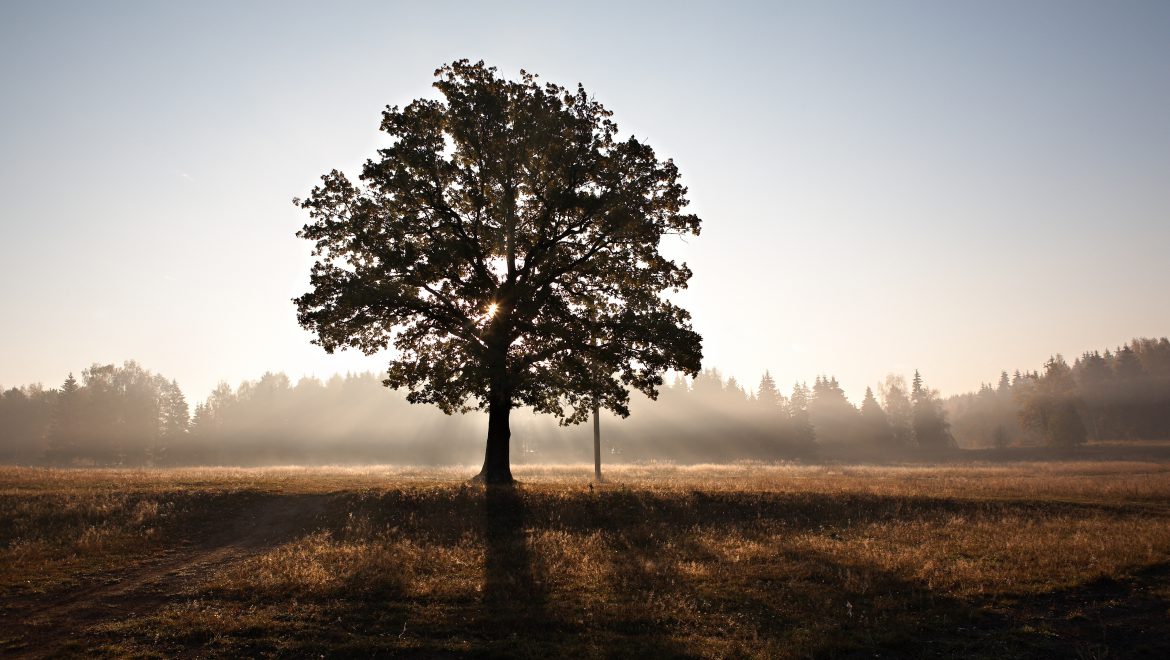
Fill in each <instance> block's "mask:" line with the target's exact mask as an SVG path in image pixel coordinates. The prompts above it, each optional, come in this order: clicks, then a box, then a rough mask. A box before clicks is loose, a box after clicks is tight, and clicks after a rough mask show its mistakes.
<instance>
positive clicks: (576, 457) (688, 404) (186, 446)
mask: <svg viewBox="0 0 1170 660" xmlns="http://www.w3.org/2000/svg"><path fill="white" fill-rule="evenodd" d="M80 376H81V377H80V379H78V378H75V377H74V375H73V374H70V375H69V376H68V377H67V378H66V379H65V380H64V382H63V383H62V384H61V385H60V386H59V387H56V388H53V389H45V388H43V387H41V386H39V385H29V386H24V387H15V388H11V389H8V390H4V391H3V392H2V394H0V462H5V463H19V464H44V465H124V466H167V465H175V466H178V465H273V464H322V463H397V464H420V465H437V464H472V463H475V462H477V461H478V460H479V459H480V458H481V457H482V451H483V438H484V434H485V429H486V419H485V417H484V416H483V415H462V416H460V415H455V416H447V415H444V414H443V413H442V412H440V411H438V410H437V409H435V408H433V407H430V406H414V405H411V404H409V403H407V402H406V400H405V397H404V395H403V394H402V393H400V392H395V391H392V390H387V389H386V388H384V387H383V386H382V383H381V379H380V378H379V377H378V376H376V375H374V374H368V373H367V374H357V375H349V376H345V377H342V376H337V377H334V378H332V379H330V380H328V381H325V382H322V381H320V380H316V379H312V378H305V379H302V380H300V381H299V382H297V383H295V384H293V383H291V382H290V380H289V378H288V377H287V376H285V375H284V374H279V373H278V374H272V373H269V374H265V375H264V376H263V377H261V378H260V379H259V380H255V381H247V382H244V383H241V384H240V385H239V387H236V388H232V387H230V386H229V385H227V384H221V385H220V386H219V387H218V388H216V389H215V391H213V392H212V393H211V395H210V396H209V397H208V398H207V399H206V400H205V401H201V402H198V403H196V404H195V406H194V409H193V410H192V409H191V408H190V406H189V405H188V402H187V399H186V397H185V396H184V394H183V392H182V391H181V390H180V389H179V386H178V384H177V383H176V382H175V381H174V380H168V379H167V378H164V377H163V376H160V375H158V374H154V373H151V372H150V371H148V370H146V369H144V368H143V367H141V366H140V365H138V364H137V363H135V362H126V363H125V364H123V365H122V366H116V365H94V366H92V367H90V368H88V369H85V370H84V371H82V372H81V374H80ZM630 408H631V416H630V417H629V418H628V419H624V420H621V419H618V418H613V417H608V416H606V417H604V418H603V420H602V438H603V445H604V446H605V447H606V451H607V453H608V454H610V456H609V458H607V459H606V460H610V461H612V462H629V461H639V462H642V461H672V462H680V463H699V462H728V461H739V460H760V461H775V460H789V459H812V458H815V457H816V455H817V453H818V451H820V450H822V449H824V448H827V447H837V448H840V447H852V448H858V449H862V450H864V451H866V452H869V453H870V454H871V455H881V454H882V453H885V454H889V455H898V454H899V453H906V452H921V451H946V450H948V449H954V448H985V447H1009V446H1041V445H1047V446H1052V447H1059V448H1068V447H1075V446H1077V445H1080V444H1083V443H1085V442H1087V441H1090V440H1093V441H1102V440H1138V439H1141V440H1157V439H1170V341H1168V340H1167V339H1166V338H1165V337H1163V338H1161V339H1135V340H1133V341H1131V342H1129V343H1128V344H1126V345H1124V346H1122V347H1120V348H1117V349H1115V350H1112V351H1109V350H1106V351H1105V352H1103V353H1101V352H1097V351H1093V352H1087V353H1084V354H1083V355H1081V356H1080V357H1079V358H1077V359H1076V360H1075V361H1074V362H1073V363H1072V364H1069V363H1068V362H1067V361H1066V360H1065V359H1064V358H1063V357H1061V356H1060V355H1056V356H1054V357H1052V358H1051V359H1050V360H1048V361H1047V362H1046V363H1045V364H1044V366H1043V368H1042V369H1041V370H1038V371H1025V372H1021V371H1016V372H1014V373H1012V374H1008V373H1007V372H1006V371H1005V372H1003V373H1001V374H1000V377H999V379H998V381H997V382H994V383H988V384H985V385H983V386H982V387H981V388H980V389H979V391H978V392H972V393H968V394H960V395H957V396H952V397H950V398H947V399H942V398H941V397H940V396H939V394H938V392H936V391H935V390H932V389H931V388H930V387H929V386H928V385H927V384H926V382H925V381H924V379H923V378H922V376H921V375H919V374H918V373H917V372H916V373H915V375H914V377H913V379H912V380H911V381H910V382H909V383H907V382H906V380H905V379H904V378H902V377H900V376H889V377H887V378H886V379H885V381H884V382H883V383H882V384H881V385H880V386H879V387H878V388H877V391H876V392H875V391H874V390H873V389H872V388H867V389H866V391H865V396H864V398H863V399H862V401H861V402H860V403H859V404H854V403H853V402H851V401H849V400H848V398H846V396H845V393H844V392H843V391H842V389H841V387H840V385H839V383H838V382H837V379H836V378H834V377H832V376H819V377H817V378H816V379H814V380H813V382H812V385H811V386H810V385H808V384H806V383H796V384H795V385H793V386H792V387H791V389H788V388H785V389H784V390H781V388H780V387H779V386H778V385H777V384H776V383H775V382H774V381H773V379H772V377H771V376H770V375H768V374H765V375H764V377H763V378H762V379H761V381H760V382H759V383H758V384H757V385H756V386H755V387H754V388H747V387H745V386H744V385H742V384H740V383H738V382H736V380H735V379H734V378H728V379H724V378H723V377H722V376H721V374H720V373H719V372H718V371H717V370H714V369H710V370H706V371H704V372H702V374H700V375H699V376H698V377H697V378H695V379H693V380H690V381H688V380H686V379H683V378H681V377H680V378H676V379H675V380H674V381H673V382H672V383H668V384H667V385H666V386H664V387H663V388H662V390H661V394H660V396H659V398H658V400H657V401H650V400H648V399H646V398H645V397H642V396H640V395H637V394H635V395H634V399H633V401H632V402H631V407H630ZM512 420H513V421H512V445H513V449H512V452H513V460H514V461H515V462H517V463H525V462H533V463H536V462H541V463H544V462H575V461H585V460H589V459H590V457H591V451H592V442H591V436H590V429H588V428H586V426H580V427H568V428H564V427H558V426H557V425H556V423H555V422H554V421H552V420H551V419H550V418H548V417H546V416H537V415H533V414H525V413H524V411H518V414H515V415H513V417H512Z"/></svg>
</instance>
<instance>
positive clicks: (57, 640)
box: [0, 495, 329, 658]
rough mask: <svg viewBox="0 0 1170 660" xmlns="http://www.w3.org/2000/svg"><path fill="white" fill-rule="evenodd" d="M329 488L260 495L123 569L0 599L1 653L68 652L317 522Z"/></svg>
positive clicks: (40, 654)
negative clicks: (103, 628)
mask: <svg viewBox="0 0 1170 660" xmlns="http://www.w3.org/2000/svg"><path fill="white" fill-rule="evenodd" d="M328 499H329V496H328V495H264V496H262V497H261V498H260V499H258V500H257V501H256V502H254V503H251V504H250V505H249V506H247V507H246V508H244V509H243V510H242V511H240V512H239V513H236V514H233V515H232V517H231V518H230V519H229V520H227V521H225V523H224V524H223V525H220V526H219V527H218V528H216V529H214V530H211V531H210V532H209V533H207V534H206V535H205V536H203V537H202V538H192V539H189V540H188V542H187V543H186V544H185V545H183V546H182V547H180V548H179V549H170V550H167V551H165V552H163V553H161V554H160V555H157V556H155V557H153V558H150V559H148V560H145V561H142V562H139V563H136V564H134V565H132V566H128V567H126V568H124V569H121V570H117V571H112V572H107V573H103V574H100V575H96V576H92V577H90V578H87V579H86V583H85V584H83V585H82V586H80V587H75V588H72V589H69V590H68V591H67V592H65V593H58V594H52V593H50V594H46V595H45V596H44V597H43V598H39V599H34V598H32V597H29V596H17V597H15V598H13V599H10V600H8V602H4V600H3V599H0V611H4V612H7V613H8V614H7V616H4V617H0V639H2V640H4V641H5V642H6V644H5V646H6V647H7V650H5V651H4V652H3V655H4V656H5V657H15V658H50V657H60V656H61V655H68V654H69V653H70V647H71V642H72V641H73V640H75V639H76V638H78V637H79V636H81V635H82V634H83V633H84V632H85V631H86V630H87V629H90V628H93V627H95V626H100V625H102V624H104V623H108V622H114V621H118V620H121V619H123V618H125V617H127V616H133V615H136V614H140V613H142V612H145V611H149V610H150V609H153V608H156V607H159V606H161V605H163V604H165V603H166V602H168V601H170V600H173V599H175V598H178V597H180V596H181V594H182V593H183V592H184V590H185V589H186V588H188V587H191V586H195V585H197V584H198V583H199V582H200V581H201V580H202V579H204V578H205V577H206V576H208V575H209V574H211V573H212V572H214V571H215V570H216V569H218V568H220V567H223V566H226V565H228V564H231V563H233V562H237V561H240V560H242V559H246V558H248V557H250V556H253V555H255V554H258V553H260V552H263V551H265V550H267V549H269V548H272V547H274V546H277V545H280V544H282V543H285V542H287V541H291V540H293V539H295V538H298V537H299V536H302V535H304V534H306V533H310V532H312V531H313V530H314V529H316V528H317V526H318V524H319V521H320V516H321V514H322V513H323V512H324V510H325V505H326V503H327V501H328Z"/></svg>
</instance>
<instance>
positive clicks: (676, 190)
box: [296, 60, 700, 423]
mask: <svg viewBox="0 0 1170 660" xmlns="http://www.w3.org/2000/svg"><path fill="white" fill-rule="evenodd" d="M435 74H436V76H437V78H438V80H437V82H436V83H435V84H434V86H435V88H436V89H438V90H439V92H440V93H441V94H442V96H443V100H428V99H418V100H415V101H414V102H412V103H410V104H409V105H407V106H406V107H405V108H402V109H399V108H397V107H390V108H387V110H386V111H385V113H384V114H383V117H382V125H381V128H382V130H383V131H384V132H386V133H387V134H388V135H389V136H390V137H391V138H392V139H393V144H392V145H391V146H390V147H388V148H385V149H382V150H380V151H379V152H378V157H377V158H376V159H373V160H370V161H368V162H367V163H366V165H365V167H364V168H363V171H362V174H361V177H360V183H358V184H355V183H353V182H351V181H350V180H349V178H348V177H346V176H345V175H344V174H342V173H340V172H337V171H333V172H331V173H329V174H327V175H326V176H324V177H323V182H324V183H323V184H322V185H321V186H319V187H317V188H315V189H314V190H313V192H312V193H311V194H310V195H309V197H308V198H307V199H304V200H301V201H298V204H300V206H301V207H302V208H304V209H306V210H307V211H308V212H309V215H310V217H311V222H310V223H309V224H307V225H305V227H304V228H303V229H302V230H301V232H300V233H299V235H300V236H301V237H303V238H306V239H309V240H311V241H313V242H314V245H315V248H314V255H315V256H316V257H317V263H316V264H315V265H314V267H313V270H312V276H311V282H312V290H311V291H310V292H308V293H306V294H305V295H303V296H301V297H300V298H298V299H297V301H296V302H297V307H298V310H299V318H300V321H301V323H302V324H303V325H304V326H305V327H306V328H308V329H309V330H311V331H313V332H314V333H315V335H316V340H315V341H316V343H318V344H320V345H321V346H323V347H324V348H325V349H326V350H327V351H333V350H335V349H338V348H342V347H353V348H357V349H360V350H363V351H365V352H367V353H374V352H377V351H380V350H382V349H383V348H385V347H386V346H387V345H388V344H391V345H393V346H394V348H395V353H394V356H393V358H392V359H391V361H390V366H389V371H388V374H387V378H386V381H385V382H386V384H387V385H388V386H391V387H395V388H407V389H408V390H409V395H408V398H409V400H410V401H411V402H415V403H432V404H435V405H437V406H439V407H440V408H441V409H442V410H444V411H445V412H448V413H451V412H456V411H467V410H469V409H473V408H478V409H488V408H490V407H491V405H493V404H495V405H498V406H499V407H503V408H504V409H505V410H506V409H507V408H511V407H512V406H514V405H524V406H529V407H531V408H533V409H534V410H536V411H538V412H541V413H550V414H552V415H555V416H557V417H558V418H561V419H563V420H564V421H565V422H566V423H575V422H580V421H583V420H584V419H586V417H587V416H588V415H589V414H590V412H591V411H592V407H593V402H594V401H597V402H599V403H600V404H601V405H602V406H603V407H605V408H608V409H610V410H612V411H614V412H615V413H617V414H619V415H623V416H624V415H627V414H628V413H629V409H628V402H629V392H628V389H629V388H633V389H637V390H640V391H642V392H644V393H646V394H647V395H648V396H651V397H653V396H655V394H656V392H657V389H658V387H659V386H660V385H661V384H662V377H661V373H662V372H663V371H664V370H666V369H677V370H681V371H684V372H688V373H695V372H697V371H698V369H699V359H700V338H699V336H698V335H697V334H696V333H694V332H693V331H692V330H691V328H690V316H689V314H688V313H687V312H686V311H685V310H683V309H682V308H680V307H678V306H676V305H674V304H673V303H671V302H669V301H668V300H666V299H664V298H663V297H662V295H661V294H662V293H663V292H665V291H668V290H675V291H677V290H678V289H681V288H685V287H686V285H687V281H688V280H689V279H690V276H691V273H690V271H689V270H688V269H687V268H686V266H685V264H684V265H679V264H676V263H674V262H673V261H671V260H669V259H667V258H666V257H664V256H663V255H662V254H661V253H660V252H659V246H660V243H661V241H662V238H663V237H664V236H666V235H670V234H678V235H687V234H698V232H699V224H700V221H699V218H698V217H696V216H694V215H691V214H686V213H684V212H683V209H684V207H685V206H686V205H687V199H686V197H685V195H686V188H685V187H683V186H682V184H681V183H679V173H678V169H677V168H676V167H675V165H674V163H673V162H671V161H670V160H666V161H661V160H659V159H658V157H657V156H656V154H655V152H654V150H653V149H651V148H650V147H649V146H648V145H646V144H644V143H642V142H640V141H638V140H637V139H635V138H633V137H630V138H627V139H619V137H618V127H617V125H616V124H615V123H614V122H613V121H611V119H610V116H611V113H610V112H609V111H608V110H606V109H605V108H604V107H603V106H602V105H601V104H600V103H598V102H597V101H596V100H594V99H592V98H591V97H590V96H589V95H588V94H587V93H586V92H585V90H584V89H583V88H581V87H578V88H577V89H576V90H569V89H566V88H564V87H561V86H559V85H554V84H541V83H539V82H538V80H537V77H536V76H535V75H533V74H529V73H525V72H521V75H520V79H519V80H518V81H511V80H505V79H502V78H500V77H498V76H497V72H496V69H495V68H493V67H487V66H485V65H484V64H483V63H482V62H479V63H475V64H472V63H469V62H467V61H465V60H464V61H459V62H455V63H453V64H451V65H447V66H443V67H442V68H440V69H438V70H437V71H436V72H435Z"/></svg>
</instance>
